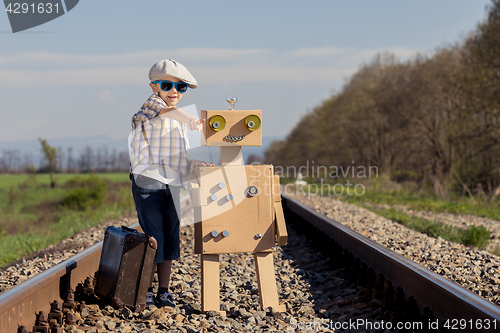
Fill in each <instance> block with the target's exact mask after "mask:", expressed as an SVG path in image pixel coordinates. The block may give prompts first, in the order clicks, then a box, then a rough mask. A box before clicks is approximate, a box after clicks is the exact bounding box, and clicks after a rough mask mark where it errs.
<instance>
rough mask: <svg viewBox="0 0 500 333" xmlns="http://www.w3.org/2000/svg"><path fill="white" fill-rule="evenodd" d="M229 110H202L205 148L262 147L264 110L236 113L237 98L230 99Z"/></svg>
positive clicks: (203, 143)
mask: <svg viewBox="0 0 500 333" xmlns="http://www.w3.org/2000/svg"><path fill="white" fill-rule="evenodd" d="M228 102H229V103H230V104H231V108H230V109H229V110H202V111H201V118H202V119H206V121H205V123H204V127H203V137H202V143H201V144H202V145H203V146H262V127H261V125H262V110H250V111H235V110H233V109H232V107H233V105H234V102H236V98H234V97H232V98H228Z"/></svg>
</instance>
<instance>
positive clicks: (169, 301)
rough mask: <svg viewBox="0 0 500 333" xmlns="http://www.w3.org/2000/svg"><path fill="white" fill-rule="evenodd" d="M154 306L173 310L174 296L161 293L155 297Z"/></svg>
mask: <svg viewBox="0 0 500 333" xmlns="http://www.w3.org/2000/svg"><path fill="white" fill-rule="evenodd" d="M156 304H158V306H159V307H163V306H170V307H173V308H175V302H174V294H171V293H167V292H163V293H158V295H156Z"/></svg>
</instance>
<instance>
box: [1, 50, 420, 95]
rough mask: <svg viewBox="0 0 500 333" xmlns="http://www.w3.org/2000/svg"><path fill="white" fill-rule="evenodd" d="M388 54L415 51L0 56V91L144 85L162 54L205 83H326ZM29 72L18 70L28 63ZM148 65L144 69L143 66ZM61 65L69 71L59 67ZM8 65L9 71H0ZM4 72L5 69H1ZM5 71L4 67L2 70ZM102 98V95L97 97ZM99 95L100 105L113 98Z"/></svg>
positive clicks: (240, 51)
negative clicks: (184, 64)
mask: <svg viewBox="0 0 500 333" xmlns="http://www.w3.org/2000/svg"><path fill="white" fill-rule="evenodd" d="M386 51H389V52H393V53H394V54H395V55H396V57H400V58H402V59H403V60H404V59H407V58H409V57H412V56H414V55H415V54H416V53H417V52H418V50H413V49H406V48H396V47H395V48H389V49H354V48H333V47H324V48H300V49H296V50H292V51H288V52H277V51H273V50H269V49H242V50H239V49H214V48H190V49H179V50H171V51H147V52H138V53H125V54H118V55H109V54H107V55H106V54H104V55H72V54H62V53H50V52H32V53H20V54H11V55H8V56H5V55H0V78H1V79H0V88H12V87H25V85H26V82H30V84H31V85H36V86H40V87H55V86H63V85H64V86H89V85H93V86H105V85H108V84H133V85H140V84H144V83H145V82H148V78H147V73H148V72H149V68H150V63H151V62H152V59H155V60H154V61H156V60H158V59H161V58H162V57H164V56H165V55H166V54H168V55H169V56H171V57H172V58H177V59H182V60H183V62H184V60H186V61H188V62H190V63H191V64H190V65H189V69H190V71H192V72H193V73H196V77H197V78H198V80H200V82H204V83H241V82H258V81H268V82H282V81H297V82H298V81H301V82H304V81H307V82H319V83H327V84H331V83H333V82H339V79H341V78H345V77H347V76H349V75H352V74H353V73H354V72H355V71H356V69H357V68H358V67H359V65H360V64H361V63H362V62H363V61H368V60H370V59H371V58H373V57H374V56H375V55H376V54H377V53H381V52H386ZM35 60H36V64H37V68H36V69H33V70H29V69H26V68H25V67H20V68H19V69H15V67H16V66H15V65H16V63H19V64H21V65H23V64H25V63H33V62H34V61H35ZM145 63H147V65H145ZM64 64H72V66H67V67H66V68H65V67H64ZM2 65H8V66H2ZM2 67H4V68H2ZM5 67H8V69H7V68H5ZM101 94H102V92H101ZM101 94H100V96H99V97H100V98H101V100H103V101H107V102H110V100H111V99H112V96H104V95H101Z"/></svg>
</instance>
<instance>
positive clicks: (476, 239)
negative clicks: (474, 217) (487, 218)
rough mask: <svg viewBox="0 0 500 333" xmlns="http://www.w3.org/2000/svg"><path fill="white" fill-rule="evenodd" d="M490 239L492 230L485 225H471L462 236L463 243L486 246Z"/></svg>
mask: <svg viewBox="0 0 500 333" xmlns="http://www.w3.org/2000/svg"><path fill="white" fill-rule="evenodd" d="M489 241H490V231H489V230H488V229H486V228H485V227H483V226H479V227H476V226H473V225H471V226H469V227H468V228H467V230H465V232H464V235H463V238H462V244H464V245H467V246H470V245H473V246H477V247H486V245H488V242H489Z"/></svg>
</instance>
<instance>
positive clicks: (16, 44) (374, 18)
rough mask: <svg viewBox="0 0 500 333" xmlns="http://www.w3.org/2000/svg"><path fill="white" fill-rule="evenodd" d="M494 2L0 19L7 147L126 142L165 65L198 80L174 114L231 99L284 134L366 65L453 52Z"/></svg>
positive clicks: (412, 0) (217, 5) (146, 7)
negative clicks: (13, 24) (152, 76)
mask: <svg viewBox="0 0 500 333" xmlns="http://www.w3.org/2000/svg"><path fill="white" fill-rule="evenodd" d="M489 3H490V1H489V0H405V1H401V0H384V1H382V0H380V1H373V0H370V1H369V0H358V1H353V0H342V1H340V0H325V1H319V0H318V1H309V2H306V1H294V0H288V1H285V0H277V1H269V0H267V1H261V0H254V1H218V0H213V1H206V0H205V1H201V0H193V1H167V0H163V1H157V0H146V1H130V0H122V1H96V0H81V1H80V2H79V3H78V5H77V6H76V7H75V8H74V9H73V10H71V11H70V12H68V13H66V14H65V15H63V16H61V17H59V18H57V19H55V20H53V21H51V22H48V23H46V24H43V25H41V26H38V27H35V28H32V29H30V30H27V31H24V32H19V33H16V34H13V33H12V31H11V28H10V24H9V21H8V17H7V14H6V13H3V14H1V13H0V110H1V111H0V112H1V114H2V122H0V148H1V147H2V143H4V144H5V142H6V141H18V140H31V139H36V138H38V137H43V138H46V139H48V140H49V143H50V139H54V138H62V137H70V136H76V137H79V136H94V135H109V136H110V137H112V138H115V139H117V138H125V137H126V136H127V135H128V133H129V131H130V118H131V116H132V115H133V114H134V113H135V112H136V111H137V110H138V109H139V108H140V106H141V105H142V103H143V102H144V101H145V100H146V99H147V98H148V96H149V95H150V93H151V90H150V88H149V86H148V83H149V81H148V71H149V68H150V67H151V66H152V65H153V64H154V63H155V62H156V61H158V60H160V59H164V58H172V59H175V60H177V61H179V62H181V63H182V64H184V65H185V66H186V67H187V68H188V69H189V70H190V71H191V73H192V74H193V75H194V76H195V78H196V79H197V80H198V84H199V88H198V89H196V90H190V91H188V93H186V95H185V96H184V98H183V100H182V101H181V103H179V105H178V106H183V105H188V104H195V105H196V107H197V109H198V110H199V109H209V110H216V109H227V107H228V104H227V102H226V101H225V99H226V97H228V96H231V95H234V96H236V97H237V98H238V102H237V103H236V106H235V109H239V110H251V109H261V110H263V134H264V136H268V137H269V136H283V135H286V134H288V133H289V132H290V130H291V129H292V128H293V127H294V125H295V124H296V123H297V121H298V120H300V118H301V117H302V116H304V114H306V113H307V111H308V110H310V109H312V108H313V107H315V106H316V105H318V104H320V103H321V101H322V100H324V99H326V98H328V97H329V96H330V95H331V94H332V93H334V92H336V91H339V90H340V89H341V87H342V84H343V83H344V82H345V80H346V79H347V78H348V77H349V76H350V75H352V74H353V73H354V72H355V71H356V70H357V69H358V68H359V66H360V65H361V64H362V63H363V62H364V61H369V60H370V59H371V58H372V57H373V56H374V55H376V54H377V53H379V52H384V51H391V52H394V53H395V54H396V56H398V57H399V59H403V60H404V59H408V58H411V57H412V56H414V55H416V54H417V53H418V52H421V53H427V54H431V53H432V52H433V51H434V50H435V49H436V48H437V47H439V46H443V45H446V44H449V43H454V42H457V41H459V40H460V38H462V37H463V36H465V35H466V34H467V33H469V32H470V31H472V30H473V29H474V28H475V26H476V25H477V24H478V23H479V22H480V21H481V20H483V19H484V18H485V15H486V5H487V4H489ZM332 121H335V120H334V119H332ZM124 145H126V142H124Z"/></svg>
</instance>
